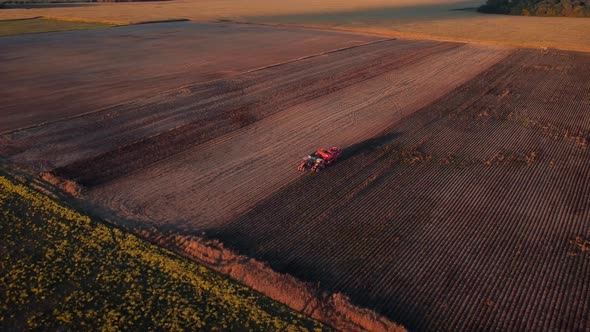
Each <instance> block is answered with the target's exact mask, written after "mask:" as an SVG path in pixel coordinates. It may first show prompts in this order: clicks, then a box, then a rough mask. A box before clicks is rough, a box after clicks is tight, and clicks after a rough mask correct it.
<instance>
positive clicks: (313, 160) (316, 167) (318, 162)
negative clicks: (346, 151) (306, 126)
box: [297, 146, 342, 172]
mask: <svg viewBox="0 0 590 332" xmlns="http://www.w3.org/2000/svg"><path fill="white" fill-rule="evenodd" d="M341 155H342V149H341V148H339V147H337V146H333V147H331V148H329V149H327V150H326V149H324V148H320V149H318V150H316V151H315V152H312V153H310V154H309V155H307V156H305V157H304V158H303V162H302V163H301V164H299V167H297V169H298V170H300V171H302V172H303V171H306V170H308V169H310V170H311V171H312V172H319V171H320V170H322V169H323V168H325V167H326V166H329V165H331V164H333V163H335V162H336V161H337V160H338V158H339V157H340V156H341Z"/></svg>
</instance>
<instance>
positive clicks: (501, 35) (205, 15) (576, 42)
mask: <svg viewBox="0 0 590 332" xmlns="http://www.w3.org/2000/svg"><path fill="white" fill-rule="evenodd" d="M484 1H485V0H355V1H341V0H325V1H313V0H293V1H287V2H285V1H283V2H277V1H273V0H250V1H248V2H247V3H245V2H244V1H242V0H174V1H154V2H152V1H149V2H127V3H88V4H77V5H74V6H67V5H66V6H55V5H51V4H49V5H47V6H36V7H34V8H30V9H27V8H20V9H10V10H0V20H1V19H14V18H24V17H25V18H26V17H33V16H48V17H62V18H66V19H81V20H89V21H107V22H115V23H137V22H143V21H150V20H164V19H177V18H186V19H190V20H194V21H201V22H203V21H209V22H211V21H218V20H233V21H239V22H251V23H264V24H288V25H297V26H301V25H303V26H310V27H321V28H327V29H345V30H354V31H364V32H375V33H380V34H384V35H389V36H405V37H409V38H431V39H434V38H440V39H447V40H456V41H468V42H486V43H495V44H504V45H516V46H527V47H555V48H562V49H571V50H585V51H589V50H590V35H589V34H588V33H587V32H588V30H590V20H587V19H572V18H567V17H518V16H506V15H489V14H480V13H477V12H476V11H475V10H474V8H476V7H478V6H480V5H481V4H483V3H484ZM466 8H467V9H468V10H462V9H466ZM557 27H559V28H557Z"/></svg>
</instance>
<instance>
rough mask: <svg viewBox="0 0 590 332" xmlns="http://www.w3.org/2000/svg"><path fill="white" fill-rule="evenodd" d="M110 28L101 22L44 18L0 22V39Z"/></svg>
mask: <svg viewBox="0 0 590 332" xmlns="http://www.w3.org/2000/svg"><path fill="white" fill-rule="evenodd" d="M110 26H112V24H107V23H101V22H82V21H64V20H53V19H45V18H31V19H20V20H7V21H2V20H0V37H4V36H12V35H20V34H25V33H40V32H50V31H64V30H78V29H93V28H106V27H110Z"/></svg>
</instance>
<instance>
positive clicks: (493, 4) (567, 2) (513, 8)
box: [478, 0, 590, 17]
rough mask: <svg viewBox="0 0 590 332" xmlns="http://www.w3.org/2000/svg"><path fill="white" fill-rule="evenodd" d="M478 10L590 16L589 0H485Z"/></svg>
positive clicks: (494, 12)
mask: <svg viewBox="0 0 590 332" xmlns="http://www.w3.org/2000/svg"><path fill="white" fill-rule="evenodd" d="M478 11H480V12H482V13H491V14H510V15H525V16H574V17H587V16H590V0H487V1H486V4H485V5H483V6H481V7H479V9H478Z"/></svg>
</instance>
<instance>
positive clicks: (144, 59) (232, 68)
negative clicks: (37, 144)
mask: <svg viewBox="0 0 590 332" xmlns="http://www.w3.org/2000/svg"><path fill="white" fill-rule="evenodd" d="M380 39H382V38H381V37H375V36H369V35H359V34H349V33H338V32H329V31H314V30H305V29H292V28H278V29H275V28H268V27H260V26H254V25H236V24H231V25H230V24H206V23H191V22H178V23H162V24H144V25H137V26H126V27H117V28H109V29H98V30H84V31H68V32H58V33H49V34H33V35H22V36H13V37H2V38H1V39H0V78H1V79H0V101H2V102H1V103H0V133H2V132H6V131H9V130H15V129H18V128H23V127H29V126H33V125H38V124H42V123H45V122H52V121H56V120H58V119H62V118H67V117H70V116H74V115H79V114H85V113H89V112H94V111H96V110H98V109H102V108H105V107H109V106H112V105H115V104H119V103H124V102H129V101H132V100H136V99H137V98H139V97H146V96H153V95H154V94H157V93H159V92H162V91H165V90H169V89H173V88H177V87H178V86H181V85H185V84H194V83H198V82H205V81H210V80H213V79H220V78H224V77H228V76H231V75H235V74H239V73H241V72H244V71H247V70H252V69H255V68H259V67H263V66H268V65H272V64H276V63H280V62H284V61H289V60H293V59H297V58H300V57H304V56H310V55H313V54H318V53H323V52H327V51H331V50H334V49H340V48H343V47H350V46H355V45H360V44H364V43H367V42H371V41H375V40H380Z"/></svg>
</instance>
